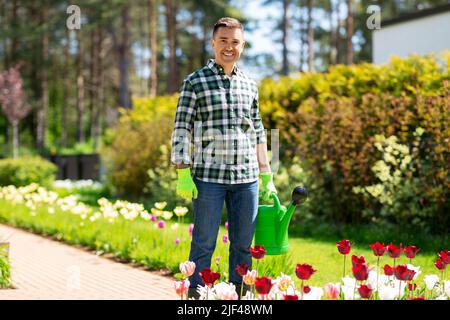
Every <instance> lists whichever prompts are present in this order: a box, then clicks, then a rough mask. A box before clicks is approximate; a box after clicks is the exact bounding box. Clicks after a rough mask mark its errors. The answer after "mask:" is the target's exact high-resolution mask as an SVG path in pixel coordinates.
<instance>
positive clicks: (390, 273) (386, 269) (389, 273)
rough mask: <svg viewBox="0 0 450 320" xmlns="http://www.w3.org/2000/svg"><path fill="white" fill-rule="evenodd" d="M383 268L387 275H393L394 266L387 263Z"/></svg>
mask: <svg viewBox="0 0 450 320" xmlns="http://www.w3.org/2000/svg"><path fill="white" fill-rule="evenodd" d="M383 269H384V274H385V275H387V276H392V275H393V274H394V268H392V267H391V266H390V265H387V264H385V265H384V268H383Z"/></svg>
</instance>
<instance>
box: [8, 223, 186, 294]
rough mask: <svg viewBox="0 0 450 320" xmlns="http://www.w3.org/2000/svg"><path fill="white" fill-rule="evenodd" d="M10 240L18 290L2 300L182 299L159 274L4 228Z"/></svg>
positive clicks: (171, 284) (17, 230) (13, 273)
mask: <svg viewBox="0 0 450 320" xmlns="http://www.w3.org/2000/svg"><path fill="white" fill-rule="evenodd" d="M4 237H7V238H8V241H9V242H10V243H11V245H10V246H11V247H10V261H11V278H12V282H13V285H14V287H15V288H14V289H6V290H2V289H0V300H4V299H8V300H10V299H20V300H30V299H33V300H35V299H36V300H37V299H51V300H55V299H57V300H61V299H63V300H68V299H77V300H78V299H83V300H86V299H102V300H103V299H120V300H123V299H127V300H137V299H139V300H141V299H146V300H156V299H158V300H163V299H164V300H168V299H179V298H178V297H177V296H176V294H175V291H174V289H173V280H172V279H171V278H169V277H166V276H162V275H160V274H158V273H156V272H150V271H145V270H141V269H139V268H134V267H132V266H129V265H126V264H122V263H119V262H115V261H112V260H111V259H107V258H104V257H99V256H97V255H95V254H94V253H90V252H87V251H85V250H82V249H78V248H75V247H72V246H69V245H67V244H64V243H61V242H58V241H53V240H50V239H47V238H44V237H41V236H38V235H35V234H32V233H29V232H26V231H23V230H21V229H17V228H12V227H9V226H5V225H2V224H0V238H4Z"/></svg>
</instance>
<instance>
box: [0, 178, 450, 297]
mask: <svg viewBox="0 0 450 320" xmlns="http://www.w3.org/2000/svg"><path fill="white" fill-rule="evenodd" d="M98 205H99V207H98V208H97V207H96V208H92V207H89V206H87V205H85V204H83V203H81V202H79V201H78V199H77V197H75V196H68V197H64V198H61V197H59V196H58V195H57V194H56V193H55V192H51V191H48V190H46V189H44V188H42V187H40V186H39V185H37V184H31V185H29V186H26V187H20V188H16V187H13V186H8V187H3V188H0V220H1V221H4V222H7V223H8V224H11V225H15V226H20V227H23V228H28V229H31V230H33V231H34V232H37V233H42V234H47V235H52V236H54V237H55V238H56V239H60V240H64V241H66V242H68V243H72V244H80V245H84V246H87V247H90V248H92V249H95V250H96V252H97V254H104V253H112V254H114V255H115V256H116V257H118V258H120V259H123V260H126V261H131V262H137V263H140V264H143V265H146V266H148V267H149V268H151V269H155V268H167V269H169V270H170V271H171V272H172V273H174V274H175V276H176V277H178V278H179V280H177V282H176V288H177V289H176V290H177V292H179V293H180V296H184V297H185V290H186V288H187V287H188V286H189V285H188V283H187V279H186V277H187V276H186V272H184V271H183V269H181V270H179V263H180V261H183V260H185V259H186V257H187V256H188V255H189V246H190V237H191V232H192V225H187V224H184V223H183V221H182V219H183V216H184V215H185V214H186V213H187V209H186V208H182V207H176V208H174V209H173V210H171V211H169V210H167V208H166V203H164V202H160V203H155V207H154V208H152V210H150V212H148V211H146V210H145V209H144V208H143V206H142V205H140V204H136V203H130V202H127V201H116V202H114V203H112V202H110V201H108V200H107V199H105V198H102V199H99V200H98ZM174 219H177V220H178V221H177V222H175V221H173V220H174ZM226 232H227V228H226V226H225V227H222V228H221V231H220V233H219V239H218V245H217V248H216V251H215V253H214V257H215V265H214V266H213V269H214V270H210V271H206V272H205V271H204V274H209V275H213V279H214V281H212V282H211V281H210V282H209V283H208V284H209V285H206V286H203V287H201V288H199V291H200V292H199V293H200V297H201V298H205V299H206V298H208V299H218V298H220V299H225V298H230V299H231V298H233V299H234V298H236V297H237V295H238V294H240V288H233V286H232V285H231V284H228V283H227V282H226V281H227V272H226V271H224V270H227V268H228V258H227V257H228V249H229V247H228V245H229V241H228V237H227V233H226ZM299 241H302V242H301V245H299V244H298V242H299ZM309 242H311V241H309V240H304V239H295V238H294V239H290V245H291V250H290V253H289V254H288V255H283V256H275V257H268V256H265V255H264V254H263V248H253V249H254V250H252V251H253V253H254V254H255V255H254V258H255V262H256V263H255V265H256V268H255V270H248V269H247V270H246V273H245V274H244V271H242V270H244V269H245V266H241V267H242V270H241V271H242V276H243V278H244V282H246V283H247V282H248V284H249V285H250V286H253V288H254V289H253V290H251V291H249V292H247V294H246V295H244V298H246V299H254V298H261V299H295V298H296V297H297V298H303V299H305V300H307V299H325V298H326V299H357V298H364V297H370V298H371V299H374V298H380V299H393V298H399V297H401V298H412V297H414V298H417V297H424V298H427V299H429V298H431V299H436V298H439V299H444V298H447V297H448V295H449V289H450V288H449V283H450V282H449V281H445V276H446V275H445V268H446V266H447V265H448V262H449V261H448V259H449V258H448V255H449V253H448V250H440V252H439V254H440V257H439V259H437V260H436V259H433V258H432V257H431V256H427V255H426V254H425V253H423V254H422V253H420V254H419V256H418V257H416V256H415V255H416V254H417V252H418V251H417V248H415V247H413V246H407V247H405V248H401V246H399V247H396V246H395V245H393V244H389V245H387V246H385V245H384V244H379V243H378V244H374V248H375V249H376V250H378V251H377V252H378V253H377V254H380V252H381V251H383V248H385V251H384V252H383V254H384V256H385V257H383V259H384V260H383V264H386V265H387V267H386V266H385V267H384V268H382V267H381V266H382V265H381V264H380V257H381V256H380V255H378V256H377V255H372V256H369V253H370V252H368V251H367V250H368V248H359V249H357V250H358V251H357V252H358V253H359V254H361V253H362V252H363V253H364V255H363V256H359V257H358V256H357V255H353V257H352V261H351V263H352V267H351V268H349V267H347V269H344V267H343V268H342V269H340V268H339V261H340V259H339V258H340V257H339V255H338V254H336V252H335V251H336V248H335V247H334V248H333V246H330V245H329V244H324V243H314V246H312V244H311V243H309ZM330 248H331V249H333V250H334V252H335V253H333V252H331V251H329V250H330ZM351 248H352V247H351V245H350V242H349V241H343V242H339V245H338V249H339V252H340V253H341V254H342V255H343V262H344V265H343V266H346V265H347V264H350V261H347V260H346V257H347V255H348V254H349V253H350V250H353V251H355V248H356V247H353V248H352V249H351ZM374 248H372V247H371V248H370V249H371V250H373V252H374V253H375V249H374ZM386 250H387V251H386ZM399 250H400V251H399ZM385 252H388V254H385ZM316 254H317V255H318V257H316V256H315V255H316ZM391 254H392V255H394V256H395V255H397V257H395V258H393V257H392V255H391ZM387 255H389V257H386V256H387ZM400 255H402V256H400ZM412 255H414V258H409V257H410V256H412ZM386 259H388V263H385V262H386ZM390 259H395V260H392V261H391V260H390ZM405 259H414V264H413V261H412V260H409V261H405ZM292 261H312V262H310V263H311V264H312V265H314V267H312V266H311V265H309V264H308V263H296V264H294V263H293V262H292ZM341 261H342V260H341ZM407 262H409V263H407ZM418 265H420V266H421V267H418ZM400 266H401V267H400ZM389 268H391V269H392V270H393V271H392V270H391V269H389ZM396 268H397V269H396ZM436 268H437V269H436ZM433 269H434V270H435V271H434V272H437V273H440V275H439V276H438V275H434V274H432V273H433ZM179 271H181V272H179ZM392 272H393V273H392ZM413 272H414V273H413ZM389 273H391V274H389ZM214 274H217V275H218V278H217V275H214ZM308 275H309V276H308ZM411 277H412V279H410V278H411ZM402 279H404V280H402ZM180 281H181V282H180ZM375 281H376V282H375ZM215 282H218V283H217V284H215ZM375 284H376V285H375ZM410 286H411V288H413V289H414V290H409V291H408V290H407V289H406V288H409V287H410ZM233 290H234V291H233ZM410 291H411V292H410ZM233 292H235V293H236V294H233ZM394 293H395V294H394Z"/></svg>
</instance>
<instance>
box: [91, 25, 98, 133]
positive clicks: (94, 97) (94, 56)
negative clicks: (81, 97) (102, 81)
mask: <svg viewBox="0 0 450 320" xmlns="http://www.w3.org/2000/svg"><path fill="white" fill-rule="evenodd" d="M100 28H101V27H100V26H96V27H95V29H93V30H92V31H91V50H92V53H91V81H92V88H91V91H90V92H91V94H90V100H91V108H90V109H91V110H90V123H89V124H90V126H89V135H90V138H91V139H95V134H96V131H97V130H96V122H97V118H98V82H99V80H98V74H99V72H98V69H99V68H100V66H99V64H98V62H99V57H98V56H99V55H100V48H99V43H100V41H99V39H98V38H99V29H100Z"/></svg>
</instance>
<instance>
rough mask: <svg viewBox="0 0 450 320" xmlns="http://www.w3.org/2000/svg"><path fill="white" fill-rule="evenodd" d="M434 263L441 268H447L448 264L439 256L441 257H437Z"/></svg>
mask: <svg viewBox="0 0 450 320" xmlns="http://www.w3.org/2000/svg"><path fill="white" fill-rule="evenodd" d="M434 265H435V266H436V268H438V269H439V270H441V271H442V270H445V267H446V266H447V265H446V264H445V261H444V260H443V259H442V258H439V259H437V260H436V261H435V262H434Z"/></svg>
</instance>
